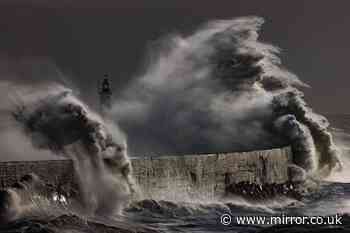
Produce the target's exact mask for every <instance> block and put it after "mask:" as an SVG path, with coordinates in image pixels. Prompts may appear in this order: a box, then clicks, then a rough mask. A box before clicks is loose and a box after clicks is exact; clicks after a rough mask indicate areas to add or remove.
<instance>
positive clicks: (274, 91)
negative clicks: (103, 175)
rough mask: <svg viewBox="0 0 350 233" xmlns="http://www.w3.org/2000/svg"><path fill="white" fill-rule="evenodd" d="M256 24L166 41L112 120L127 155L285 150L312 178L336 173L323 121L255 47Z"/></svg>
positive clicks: (270, 53) (262, 47)
mask: <svg viewBox="0 0 350 233" xmlns="http://www.w3.org/2000/svg"><path fill="white" fill-rule="evenodd" d="M263 22H264V20H263V19H262V18H259V17H244V18H237V19H231V20H218V21H212V22H209V23H207V24H204V25H203V26H202V27H200V28H199V29H198V30H196V31H195V32H193V33H192V34H191V35H186V36H183V35H172V36H168V37H166V38H164V39H163V40H160V42H159V44H160V45H159V44H157V46H155V49H154V50H152V52H153V54H152V55H151V56H149V57H151V58H152V59H151V60H149V61H148V63H147V64H148V66H147V68H146V69H145V72H144V73H143V74H141V75H140V76H139V77H138V78H136V79H134V80H133V81H132V82H131V83H130V84H129V86H128V87H127V88H125V90H123V92H122V93H121V94H120V97H119V98H118V99H116V100H115V102H114V105H113V109H112V114H113V115H114V118H115V119H117V120H118V122H119V125H120V126H121V127H122V129H123V130H124V131H125V132H126V133H127V134H128V137H129V139H130V140H129V144H130V145H131V148H132V150H133V151H132V152H133V153H134V154H143V153H148V154H162V153H177V154H188V153H200V152H203V153H215V152H219V151H222V152H224V151H251V150H259V149H269V148H276V147H281V146H287V145H291V146H292V150H293V151H294V152H295V157H294V158H293V160H294V162H295V163H296V165H298V166H300V167H301V168H302V169H304V170H306V171H307V172H308V173H312V174H315V175H327V174H329V172H330V171H332V170H333V168H335V167H340V160H339V153H338V151H337V149H336V146H335V144H334V142H333V140H332V135H331V134H330V133H329V131H328V125H329V124H328V121H327V120H326V119H325V118H324V117H322V116H320V115H318V114H316V113H314V112H313V111H312V110H311V108H310V107H308V106H307V105H306V103H305V100H304V98H303V94H302V92H301V91H300V90H298V88H300V87H303V88H305V87H308V85H307V84H305V83H303V82H302V81H301V80H300V79H299V78H298V77H297V76H296V75H294V74H293V73H291V72H289V71H288V70H286V69H285V68H284V67H283V66H282V65H281V60H280V58H279V57H278V54H279V52H280V49H279V48H277V47H275V46H272V45H270V44H266V43H263V42H261V41H259V40H258V38H259V34H258V31H259V30H260V28H261V26H262V24H263Z"/></svg>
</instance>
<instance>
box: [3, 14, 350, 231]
mask: <svg viewBox="0 0 350 233" xmlns="http://www.w3.org/2000/svg"><path fill="white" fill-rule="evenodd" d="M263 21H264V20H263V19H262V18H259V17H245V18H238V19H232V20H221V21H213V22H209V23H207V24H205V25H202V26H201V27H200V28H198V29H197V30H196V31H194V32H193V33H192V34H191V35H185V36H184V35H170V36H167V37H165V38H163V39H161V40H159V42H158V44H157V45H156V46H155V48H154V49H153V51H152V54H150V55H149V60H148V61H147V66H146V69H145V72H144V73H143V74H142V75H140V76H139V77H137V78H136V79H134V80H133V81H132V82H131V84H130V85H129V86H128V87H126V88H125V89H124V90H123V91H122V93H121V94H120V95H119V96H118V98H116V99H115V101H114V104H113V108H112V110H111V112H110V115H108V118H102V117H101V116H99V114H97V113H95V112H94V111H92V110H91V109H90V108H89V107H88V106H87V105H86V104H85V103H83V102H82V101H81V100H80V99H79V98H78V97H77V95H76V93H75V92H74V91H72V90H71V88H69V87H67V85H65V84H57V83H55V82H47V81H43V80H40V81H38V82H36V83H35V85H34V84H33V85H28V84H26V85H19V83H18V82H11V81H7V82H3V83H2V85H3V86H2V87H8V86H15V87H16V90H17V91H16V93H17V94H16V95H17V96H16V97H15V98H14V101H8V102H6V104H4V105H2V107H3V109H2V110H4V112H5V113H6V120H7V121H6V123H5V124H4V125H6V135H13V138H15V139H16V145H15V144H13V143H12V144H10V146H8V151H9V152H10V153H13V152H15V151H16V150H15V147H16V146H17V147H20V146H21V147H22V148H27V149H28V150H27V149H25V150H26V152H28V153H26V156H27V157H23V159H24V160H31V159H34V158H38V157H37V155H38V154H41V153H42V154H41V155H42V156H43V157H44V158H46V156H47V157H49V158H56V157H54V156H61V157H62V156H63V157H64V158H70V159H72V160H73V163H74V168H75V172H76V174H77V178H78V183H79V187H80V191H81V195H82V196H81V203H80V204H81V205H82V206H83V210H84V214H86V215H88V216H89V220H91V219H93V220H95V219H94V218H101V217H102V218H103V219H104V220H105V219H108V217H111V216H115V215H118V214H121V213H122V210H124V213H123V214H124V215H123V216H118V217H119V218H120V219H123V220H125V222H129V223H132V224H134V222H136V223H141V224H148V225H150V226H152V227H155V228H159V229H162V230H165V231H169V232H178V231H179V229H180V230H181V231H188V230H189V229H190V230H198V231H200V232H222V231H224V230H227V228H223V226H221V225H218V219H219V217H220V215H221V214H224V213H231V214H237V215H238V214H241V215H244V214H247V215H252V214H254V215H257V214H263V215H269V214H276V213H282V212H283V211H285V210H286V211H288V212H289V211H290V212H289V213H301V214H305V213H306V214H322V215H327V214H333V213H336V212H337V211H339V209H340V206H341V205H343V204H344V203H345V204H346V203H347V205H343V212H345V213H346V212H348V209H347V208H348V206H349V205H348V203H349V201H348V200H350V187H348V185H343V186H341V185H340V186H339V185H338V184H336V183H335V184H333V183H330V184H329V183H326V184H322V185H321V186H320V187H319V188H320V194H319V196H317V195H318V194H316V195H315V196H311V197H307V198H306V199H305V200H301V201H296V200H292V199H289V198H285V197H277V198H275V199H272V200H268V201H266V202H264V203H258V202H251V201H249V200H245V199H244V198H236V197H234V198H231V199H230V198H228V199H224V200H208V201H207V202H205V201H202V200H201V201H197V202H196V201H195V200H183V201H181V200H173V201H169V200H167V195H166V194H164V195H161V196H162V199H164V200H140V201H134V202H132V203H131V205H129V206H128V207H127V208H126V209H125V207H126V206H127V204H128V201H129V200H130V199H129V198H130V195H131V194H132V193H133V192H134V191H135V190H134V189H135V187H134V181H133V179H132V168H131V165H130V161H129V158H128V148H129V149H130V151H131V152H132V154H133V155H137V154H140V155H164V154H170V153H174V154H188V153H210V152H221V151H250V150H259V149H267V148H275V147H281V146H286V145H291V147H292V150H293V154H294V157H293V162H294V163H295V164H294V165H293V167H292V168H293V169H294V170H295V171H297V173H298V174H297V176H299V177H304V178H303V179H307V178H308V177H311V176H312V177H313V178H315V177H317V178H318V177H319V176H321V177H323V176H326V175H329V174H330V172H331V171H334V170H335V168H336V167H341V165H340V160H342V162H343V163H344V164H345V165H346V164H347V162H346V161H347V160H346V157H344V156H343V157H342V158H341V159H340V154H339V151H340V150H341V149H343V146H342V145H343V144H341V143H340V142H341V141H340V140H335V142H336V143H334V142H333V136H332V134H331V133H330V131H329V123H328V121H327V120H326V119H325V118H324V117H322V116H320V115H318V114H316V113H314V112H313V111H312V109H311V108H310V107H309V106H307V104H306V103H305V101H304V99H303V94H302V92H301V91H300V90H298V88H299V89H300V87H307V85H306V84H304V83H303V82H302V81H301V80H299V78H298V77H296V76H295V75H294V74H292V73H291V72H289V71H287V70H286V69H285V68H284V67H283V66H282V65H281V61H280V59H279V58H278V53H279V52H280V50H279V48H277V47H275V46H272V45H269V44H266V43H263V42H260V41H259V40H258V39H259V35H258V32H259V30H260V28H261V26H262V24H263ZM18 89H20V91H18ZM8 103H10V104H8ZM109 117H111V118H109ZM124 132H125V135H124ZM333 133H334V132H333ZM127 139H128V140H127ZM336 139H339V137H338V138H336ZM127 141H128V143H127ZM347 143H348V142H345V143H344V144H347ZM336 144H337V146H336ZM338 145H341V146H340V147H339V146H338ZM21 153H22V152H18V154H19V155H20V154H21ZM343 155H344V154H343ZM57 158H60V157H57ZM21 159H22V157H21ZM105 159H107V160H108V161H109V162H108V163H106V162H105ZM342 174H343V173H342ZM340 176H341V175H340ZM330 180H332V181H339V176H338V177H334V176H331V177H330ZM177 191H178V190H176V187H175V185H174V192H177ZM18 193H20V192H19V191H12V190H10V191H6V192H5V195H7V194H10V197H11V198H12V199H11V200H13V201H14V207H15V209H16V210H20V211H19V212H16V213H15V214H12V213H9V214H11V216H10V217H11V220H12V219H16V218H17V217H18V216H17V215H20V214H21V211H22V210H23V208H22V207H23V205H19V206H18V202H17V200H18V199H21V198H22V196H18V195H17V194H18ZM33 194H36V192H34V191H33ZM169 195H170V194H169ZM184 196H186V194H184ZM168 199H169V198H168ZM335 200H337V201H335ZM338 200H339V201H338ZM50 201H51V200H50ZM50 201H49V202H48V203H50V204H49V205H45V204H44V203H46V202H45V201H44V202H43V201H40V208H48V209H49V212H50V211H51V210H52V213H48V215H50V214H51V215H55V216H56V217H58V219H55V220H54V224H57V225H60V224H63V225H64V224H67V222H69V221H67V220H66V218H65V217H64V216H63V215H65V214H75V215H77V216H78V217H76V218H78V219H79V218H82V216H80V215H79V214H78V213H77V212H73V211H72V209H69V208H67V209H64V208H63V209H62V208H61V207H59V208H57V209H59V211H58V212H55V213H54V211H53V210H55V211H56V210H57V209H54V208H53V206H54V205H51V203H52V202H50ZM54 203H55V202H54ZM320 206H321V207H322V208H321V207H320ZM37 207H38V206H37ZM40 208H39V209H40ZM36 209H38V208H36ZM33 210H35V208H34V209H32V210H31V211H32V213H34V212H35V211H34V212H33ZM29 212H30V211H29ZM12 216H14V217H12ZM62 216H63V217H62ZM41 217H42V219H46V217H47V215H44V214H42V216H41ZM84 217H85V215H84ZM72 218H73V217H71V216H70V217H69V218H68V219H69V220H71V219H72ZM74 219H75V218H74ZM99 220H100V221H102V220H101V219H99ZM46 221H48V220H47V219H46ZM50 221H51V220H50ZM77 222H79V221H77ZM40 224H42V223H40ZM104 224H107V225H108V224H109V225H110V226H113V224H114V222H113V221H111V222H107V220H106V222H104ZM79 227H81V225H79ZM88 227H91V225H89V226H88ZM99 227H102V226H99ZM235 227H236V226H235ZM73 228H74V227H73ZM77 228H78V227H77ZM82 229H83V227H82V228H81V231H82V232H83V231H84V230H82ZM234 229H235V230H237V231H242V230H243V227H240V226H237V228H234ZM90 230H91V229H90ZM250 230H251V231H249V232H256V231H259V230H260V228H259V227H252V228H251V229H250ZM75 231H78V230H76V229H75ZM243 232H244V231H243Z"/></svg>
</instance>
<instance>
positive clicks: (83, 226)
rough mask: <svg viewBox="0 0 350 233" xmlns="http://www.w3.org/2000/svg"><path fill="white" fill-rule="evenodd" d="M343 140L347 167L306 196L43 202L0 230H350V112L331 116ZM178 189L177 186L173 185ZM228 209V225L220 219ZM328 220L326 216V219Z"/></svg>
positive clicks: (331, 232)
mask: <svg viewBox="0 0 350 233" xmlns="http://www.w3.org/2000/svg"><path fill="white" fill-rule="evenodd" d="M328 118H329V119H330V121H331V123H332V126H333V127H334V129H333V132H334V135H335V137H336V140H337V142H338V144H339V145H340V146H341V147H342V148H343V149H344V155H343V159H344V169H343V171H341V172H340V173H336V174H334V175H332V176H331V177H329V178H328V179H327V180H326V181H323V182H322V183H321V184H320V187H319V188H318V190H317V191H316V192H314V193H312V194H309V195H306V196H304V197H303V198H302V199H301V200H294V199H291V198H287V197H283V196H280V197H275V198H273V199H270V200H265V201H259V202H252V201H247V200H245V199H244V198H242V197H232V198H228V199H225V200H208V201H201V202H199V201H197V200H192V201H187V202H181V201H177V202H170V201H166V200H157V201H156V200H141V201H137V202H133V203H131V205H130V206H129V207H128V208H127V209H125V210H124V212H123V214H122V215H121V216H114V217H103V218H102V217H100V218H96V217H95V218H91V217H83V216H82V215H79V214H77V213H76V212H74V211H72V210H70V209H69V208H67V207H64V206H54V205H52V204H47V205H46V206H45V205H42V204H41V205H40V206H38V209H39V210H37V211H34V212H33V213H32V215H30V216H27V217H24V218H21V219H18V220H16V221H14V222H12V223H9V224H6V225H1V226H0V232H1V233H5V232H6V233H8V232H23V233H45V232H59V233H61V232H72V233H75V232H91V233H92V232H96V233H99V232H111V233H114V232H200V233H209V232H212V233H214V232H242V233H253V232H264V233H272V232H290V233H301V232H329V233H335V232H350V217H349V216H348V215H347V214H348V213H350V171H348V167H349V166H348V164H350V163H349V162H348V161H350V156H349V153H348V148H347V145H350V115H337V116H328ZM174 191H176V190H174ZM225 214H226V215H229V216H230V217H231V220H232V222H231V223H230V224H229V225H227V226H226V225H223V224H222V223H221V217H222V216H223V215H225ZM334 215H339V216H340V217H341V223H342V224H341V225H334V224H322V225H296V224H293V225H273V226H272V225H261V224H260V225H259V224H255V225H249V224H243V225H242V224H238V223H237V222H236V220H235V219H236V216H267V217H270V216H324V219H326V218H327V216H334ZM324 221H326V220H324Z"/></svg>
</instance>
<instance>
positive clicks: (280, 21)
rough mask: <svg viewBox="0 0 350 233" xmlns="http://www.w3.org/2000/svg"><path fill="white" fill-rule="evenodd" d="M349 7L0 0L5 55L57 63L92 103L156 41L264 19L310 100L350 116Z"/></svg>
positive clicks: (313, 2) (315, 0)
mask: <svg viewBox="0 0 350 233" xmlns="http://www.w3.org/2000/svg"><path fill="white" fill-rule="evenodd" d="M166 2H168V3H166ZM349 7H350V1H348V0H343V1H341V0H338V1H320V0H309V1H304V0H303V1H299V0H298V1H297V0H293V1H277V0H276V1H272V0H269V1H268V0H265V1H260V0H255V1H249V0H232V1H204V0H202V1H195V0H187V1H175V0H174V1H171V2H170V1H164V0H162V1H160V0H159V1H158V0H157V1H155V0H153V1H141V0H138V1H136V0H127V1H124V0H99V1H96V0H36V1H30V0H0V55H1V56H2V57H6V59H9V60H15V61H16V59H17V60H18V59H20V58H22V57H25V58H26V59H32V58H33V59H36V58H40V59H44V60H45V59H50V60H52V61H54V62H55V63H56V64H57V65H58V67H59V68H60V69H61V70H62V72H63V73H64V74H67V75H69V76H70V78H71V79H72V82H73V84H74V85H75V86H77V87H79V89H80V90H81V94H82V95H83V96H84V97H85V98H86V99H87V100H89V101H92V99H93V98H95V95H92V94H91V93H94V92H93V91H95V88H96V82H97V80H98V79H99V78H101V77H102V76H103V74H105V73H110V74H111V76H112V78H113V84H114V86H115V88H117V89H118V88H122V87H123V86H124V85H126V84H127V82H128V81H129V80H130V79H131V78H132V77H135V76H136V75H137V74H138V73H139V71H140V68H141V66H142V61H143V58H144V55H145V51H146V47H147V45H149V43H150V42H152V41H154V40H156V39H157V38H159V37H161V36H163V35H165V34H167V33H172V32H181V33H188V32H191V30H193V29H195V28H196V27H197V26H199V25H200V24H201V23H203V22H206V21H208V20H211V19H227V18H232V17H238V16H247V15H258V16H262V17H264V18H265V19H266V23H265V25H264V27H263V31H262V35H261V37H260V38H261V39H262V40H263V41H266V42H271V43H273V44H275V45H278V46H279V47H281V48H283V55H282V58H283V62H284V64H285V66H287V68H289V69H290V70H292V71H293V72H295V73H296V74H297V75H299V76H300V77H301V79H302V80H304V81H305V82H307V83H309V84H310V85H311V86H312V89H310V90H307V92H306V93H307V95H306V96H307V100H308V101H309V103H310V104H311V105H313V107H314V108H315V109H316V110H318V111H320V112H323V113H325V112H327V113H328V112H333V113H350V109H349V104H348V100H349V99H350V98H349V97H350V94H349V92H348V88H349V85H350V80H349V78H348V70H349V66H350V64H349V61H350V59H348V54H349V53H350V48H349V42H350V14H349V9H350V8H349ZM2 61H3V62H4V60H3V59H2ZM5 64H6V62H5ZM23 72H24V74H23V75H22V76H21V78H22V79H23V81H25V80H24V79H26V77H27V76H26V74H25V72H26V71H23ZM1 78H4V77H1Z"/></svg>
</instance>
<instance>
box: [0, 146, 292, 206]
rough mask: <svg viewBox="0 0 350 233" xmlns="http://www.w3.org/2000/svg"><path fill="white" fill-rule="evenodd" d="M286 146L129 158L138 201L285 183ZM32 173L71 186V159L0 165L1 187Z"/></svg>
mask: <svg viewBox="0 0 350 233" xmlns="http://www.w3.org/2000/svg"><path fill="white" fill-rule="evenodd" d="M290 158H291V152H290V149H289V147H287V148H280V149H272V150H263V151H252V152H239V153H218V154H207V155H185V156H162V157H137V158H132V164H133V168H134V176H135V180H136V182H137V183H138V184H139V186H140V189H141V193H143V195H144V196H143V198H154V199H170V200H179V199H180V200H186V199H187V198H191V199H193V198H199V199H204V200H207V199H212V198H214V197H217V196H221V195H223V194H224V192H225V187H226V186H228V185H229V184H232V183H238V182H241V181H249V182H254V183H258V184H261V183H284V182H286V181H287V180H288V170H287V167H288V163H289V162H290ZM31 172H34V173H36V174H37V175H38V176H40V177H41V178H42V179H43V180H44V181H46V182H47V183H50V184H52V185H54V186H55V185H60V184H64V185H65V186H67V185H68V186H69V185H70V186H71V187H73V186H75V182H74V170H73V165H72V162H71V161H70V160H51V161H21V162H2V163H0V186H1V187H2V188H4V187H8V186H10V185H12V184H13V183H15V182H16V181H18V180H19V179H20V177H22V176H23V175H25V174H28V173H31Z"/></svg>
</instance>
